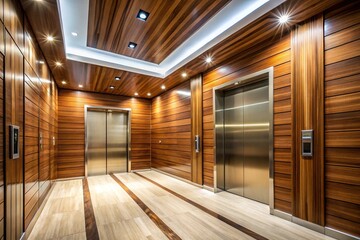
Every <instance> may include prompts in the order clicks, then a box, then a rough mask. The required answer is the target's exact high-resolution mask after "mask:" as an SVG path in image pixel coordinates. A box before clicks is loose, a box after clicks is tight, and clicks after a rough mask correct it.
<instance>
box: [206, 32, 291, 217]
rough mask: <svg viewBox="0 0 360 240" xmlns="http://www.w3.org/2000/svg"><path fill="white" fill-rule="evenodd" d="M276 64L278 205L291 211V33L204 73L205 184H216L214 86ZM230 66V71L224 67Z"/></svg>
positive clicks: (276, 182)
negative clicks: (214, 177)
mask: <svg viewBox="0 0 360 240" xmlns="http://www.w3.org/2000/svg"><path fill="white" fill-rule="evenodd" d="M271 66H274V88H275V90H274V113H275V114H274V129H275V136H274V142H275V143H276V144H275V146H274V161H275V208H277V209H279V210H282V211H285V212H288V213H292V178H293V174H292V170H291V169H292V146H291V139H292V131H291V126H292V125H291V123H292V110H291V81H290V78H291V73H290V67H289V66H290V36H289V35H285V36H283V37H282V38H281V39H280V40H276V39H274V40H273V41H268V42H267V43H264V44H261V45H257V46H255V47H253V48H251V49H248V51H247V52H246V53H244V54H243V55H239V56H237V57H235V58H233V59H228V61H227V62H224V63H222V64H220V65H219V66H217V67H216V68H214V69H213V70H211V71H208V72H206V73H204V85H203V128H204V130H203V131H204V133H203V136H204V137H203V138H204V143H203V149H204V154H203V156H204V170H203V171H204V184H205V185H207V186H211V187H212V186H213V181H214V180H213V167H214V153H213V147H214V141H213V139H214V124H213V110H212V109H213V96H212V88H213V87H215V86H218V85H220V84H223V83H226V82H228V81H232V80H234V79H236V78H239V77H242V76H246V75H248V74H251V73H253V72H256V71H260V70H262V69H265V68H268V67H271ZM223 69H227V70H228V71H224V70H223Z"/></svg>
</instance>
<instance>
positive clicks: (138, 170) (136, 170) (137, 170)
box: [130, 168, 151, 172]
mask: <svg viewBox="0 0 360 240" xmlns="http://www.w3.org/2000/svg"><path fill="white" fill-rule="evenodd" d="M148 171H151V169H150V168H146V169H135V170H131V171H130V172H148Z"/></svg>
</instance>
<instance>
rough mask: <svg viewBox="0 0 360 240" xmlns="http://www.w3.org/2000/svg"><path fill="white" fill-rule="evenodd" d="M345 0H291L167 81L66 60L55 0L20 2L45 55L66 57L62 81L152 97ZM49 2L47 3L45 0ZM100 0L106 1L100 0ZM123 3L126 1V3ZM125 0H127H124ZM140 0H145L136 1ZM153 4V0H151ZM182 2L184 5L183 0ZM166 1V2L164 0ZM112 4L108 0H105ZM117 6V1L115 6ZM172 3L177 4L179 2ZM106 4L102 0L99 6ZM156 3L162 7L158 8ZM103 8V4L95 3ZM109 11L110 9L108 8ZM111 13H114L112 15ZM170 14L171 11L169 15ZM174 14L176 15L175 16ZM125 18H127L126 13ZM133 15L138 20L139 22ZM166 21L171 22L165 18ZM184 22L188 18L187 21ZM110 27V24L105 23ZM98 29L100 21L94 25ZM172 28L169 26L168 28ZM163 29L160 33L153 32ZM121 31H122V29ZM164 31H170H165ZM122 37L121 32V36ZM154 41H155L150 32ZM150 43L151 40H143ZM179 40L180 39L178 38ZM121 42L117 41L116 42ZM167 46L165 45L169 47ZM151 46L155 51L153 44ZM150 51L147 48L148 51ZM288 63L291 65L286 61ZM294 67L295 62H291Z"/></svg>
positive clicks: (60, 75) (57, 72)
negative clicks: (285, 19)
mask: <svg viewBox="0 0 360 240" xmlns="http://www.w3.org/2000/svg"><path fill="white" fill-rule="evenodd" d="M342 1H343V0H305V1H286V2H285V3H284V4H282V5H280V6H279V7H277V8H275V9H274V10H272V11H271V12H269V13H267V14H265V15H264V16H262V17H261V18H259V19H257V20H256V21H254V22H252V23H251V24H249V25H248V26H247V27H245V28H243V29H241V30H240V31H238V32H237V33H235V34H233V35H232V36H231V37H229V38H228V39H226V40H224V41H222V42H220V43H219V44H217V45H215V46H214V47H212V48H211V49H209V50H208V51H206V52H204V53H203V54H201V55H200V56H198V57H197V58H195V59H194V60H192V61H190V62H189V63H187V64H186V65H184V66H183V67H181V68H180V69H178V70H177V71H175V72H174V73H172V74H171V75H169V76H168V77H166V78H165V79H160V78H155V77H150V76H145V75H141V74H134V73H130V72H124V71H120V70H116V69H109V68H104V67H99V66H94V65H90V64H85V63H78V62H74V61H66V58H65V53H64V48H63V39H62V35H61V26H60V22H59V13H58V9H57V3H56V0H47V1H33V0H21V2H22V4H23V6H24V8H25V10H26V14H27V16H28V17H29V20H30V23H31V25H32V26H37V29H36V31H35V35H36V38H37V39H38V41H39V42H40V45H41V49H42V50H43V52H44V55H45V56H46V59H47V61H48V62H50V63H54V61H56V60H61V61H63V62H64V63H65V62H66V64H64V67H60V68H59V67H56V66H55V65H54V64H52V65H51V66H50V67H51V70H52V72H53V74H54V77H55V79H56V82H57V84H58V85H59V86H60V87H62V88H67V89H73V90H83V91H93V92H102V93H110V94H115V95H124V96H134V93H135V92H138V93H139V96H140V97H143V98H152V97H155V96H158V95H159V94H162V93H163V91H162V89H161V88H160V86H161V85H162V84H165V85H166V88H167V89H172V88H174V87H175V86H177V85H179V84H180V83H182V82H185V81H187V80H189V77H192V76H195V75H196V74H199V73H201V72H205V71H208V70H209V69H211V68H214V66H216V65H221V64H222V63H223V62H228V61H230V59H232V58H233V59H237V56H238V55H240V54H242V55H247V54H248V49H251V48H252V47H254V46H257V45H261V44H263V43H266V42H268V41H274V40H276V39H277V38H278V37H279V36H281V35H283V34H286V32H287V31H288V29H290V27H291V26H292V25H295V24H297V23H299V22H302V21H304V20H306V19H307V18H309V17H311V16H313V15H315V14H317V13H320V12H322V11H324V10H325V9H327V8H329V7H331V6H333V5H334V4H336V3H339V2H342ZM45 2H46V3H45ZM97 2H101V1H97ZM103 2H104V4H105V2H112V3H113V6H114V10H111V11H115V9H116V7H119V6H120V4H119V3H120V1H103ZM122 2H123V1H121V3H122ZM124 2H126V1H124ZM133 2H140V1H133ZM150 2H152V1H150ZM155 2H156V3H159V2H161V1H155ZM180 2H181V3H179V4H180V5H181V4H183V3H182V2H184V3H185V2H186V1H180ZM194 2H195V1H194ZM196 2H197V3H196V4H209V3H210V2H214V3H216V2H218V1H196ZM162 3H163V2H162ZM106 4H107V3H106ZM116 4H117V5H116ZM141 4H148V3H147V1H146V2H144V1H141ZM171 4H176V3H175V2H174V1H172V2H171ZM100 5H101V4H100ZM154 7H157V6H154ZM96 8H98V6H96ZM284 9H291V13H292V14H291V15H292V16H291V22H290V23H289V24H288V26H287V27H284V28H282V27H281V26H279V24H278V19H277V17H275V16H278V15H279V13H281V12H283V11H284ZM109 10H110V9H109ZM109 16H111V14H110V15H109ZM153 16H156V17H157V14H155V15H151V16H150V18H149V21H152V20H151V18H152V17H153ZM164 16H169V15H164ZM170 17H171V15H170ZM124 18H127V17H126V16H124ZM135 20H136V19H135V17H134V21H135ZM161 21H169V19H167V18H166V17H164V19H162V20H161ZM184 22H185V21H184ZM148 23H149V22H145V23H143V22H141V23H139V24H145V25H146V24H148ZM104 24H105V25H107V23H104ZM95 26H96V28H99V26H97V25H96V24H94V27H95ZM169 28H170V26H169ZM100 31H101V34H100V33H99V39H100V38H101V39H105V38H104V36H102V35H103V34H107V36H109V35H110V31H108V28H107V27H106V26H105V27H104V28H101V29H100ZM130 32H131V33H133V31H130ZM154 32H155V33H158V31H154ZM43 33H53V34H54V36H55V38H56V40H57V41H55V43H54V44H48V43H46V41H44V39H43ZM117 33H118V32H117ZM142 34H143V35H145V34H147V33H146V32H145V31H144V32H142ZM164 34H165V32H164ZM111 35H112V36H115V35H116V34H115V35H114V33H111ZM119 36H120V34H119ZM148 39H151V40H154V39H153V37H152V36H150V38H148ZM142 40H143V41H147V39H146V38H144V39H142ZM173 42H174V43H176V42H177V41H176V40H175V41H173ZM116 44H117V43H116V42H115V43H114V45H116ZM165 45H166V46H165ZM152 46H153V47H154V48H158V49H161V48H159V47H157V46H156V45H152ZM152 46H150V49H151V48H152ZM164 47H166V48H168V47H169V46H168V45H167V44H164ZM145 50H146V49H145ZM208 55H211V56H212V57H213V59H214V62H213V63H212V64H205V63H204V59H205V56H208ZM154 57H157V54H154ZM284 67H286V65H284ZM289 67H290V65H289ZM184 71H185V72H187V74H188V76H189V77H186V78H183V77H182V76H181V74H182V73H183V72H184ZM222 71H223V74H226V73H231V72H233V71H234V69H225V68H224V69H223V70H222ZM115 76H120V77H121V78H122V81H114V77H115ZM63 80H66V81H67V82H68V83H67V84H66V85H62V84H61V81H63ZM79 84H82V85H83V86H84V87H83V88H82V89H81V88H79ZM110 85H114V86H115V89H110V88H109V86H110ZM148 92H150V93H151V97H148V96H147V95H146V94H147V93H148Z"/></svg>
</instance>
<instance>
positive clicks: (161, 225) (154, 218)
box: [110, 174, 181, 240]
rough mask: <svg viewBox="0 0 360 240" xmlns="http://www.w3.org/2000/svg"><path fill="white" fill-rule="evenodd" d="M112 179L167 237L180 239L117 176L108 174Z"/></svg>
mask: <svg viewBox="0 0 360 240" xmlns="http://www.w3.org/2000/svg"><path fill="white" fill-rule="evenodd" d="M110 176H111V177H112V178H113V179H114V181H115V182H116V183H117V184H119V186H120V187H121V188H123V189H124V190H125V192H126V193H127V194H128V195H129V196H130V197H131V198H132V199H133V200H134V202H135V203H136V204H137V205H138V206H139V207H140V208H141V209H142V210H143V211H144V212H145V213H146V215H147V216H148V217H149V218H150V219H151V220H152V221H153V222H154V223H155V224H156V226H157V227H158V228H159V229H160V230H161V231H162V232H163V233H164V234H165V236H166V237H167V238H169V239H174V240H180V239H181V238H180V237H179V236H178V235H177V234H176V233H175V232H174V231H173V230H172V229H171V228H170V227H169V226H168V225H166V224H165V223H164V222H163V221H162V220H161V219H160V218H159V216H158V215H157V214H156V213H154V212H153V211H152V210H151V209H150V208H149V207H148V206H147V205H146V204H145V203H144V202H143V201H141V199H140V198H139V197H138V196H137V195H136V194H135V193H133V192H132V191H131V190H130V189H129V188H128V187H127V186H126V185H125V184H124V183H123V182H122V181H121V180H120V179H119V178H117V177H116V176H115V175H114V174H110Z"/></svg>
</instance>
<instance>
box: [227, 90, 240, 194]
mask: <svg viewBox="0 0 360 240" xmlns="http://www.w3.org/2000/svg"><path fill="white" fill-rule="evenodd" d="M243 95H244V94H243V93H242V89H239V90H236V92H234V91H231V92H229V93H228V94H226V95H225V99H224V134H225V139H224V142H225V144H224V148H225V149H224V151H225V156H224V157H225V174H224V175H225V190H227V191H229V192H232V193H235V194H238V195H241V196H243V194H244V190H243V185H244V183H243V179H244V148H243V146H244V143H243V141H244V129H243V118H244V114H243V111H244V109H243V105H244V97H243Z"/></svg>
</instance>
